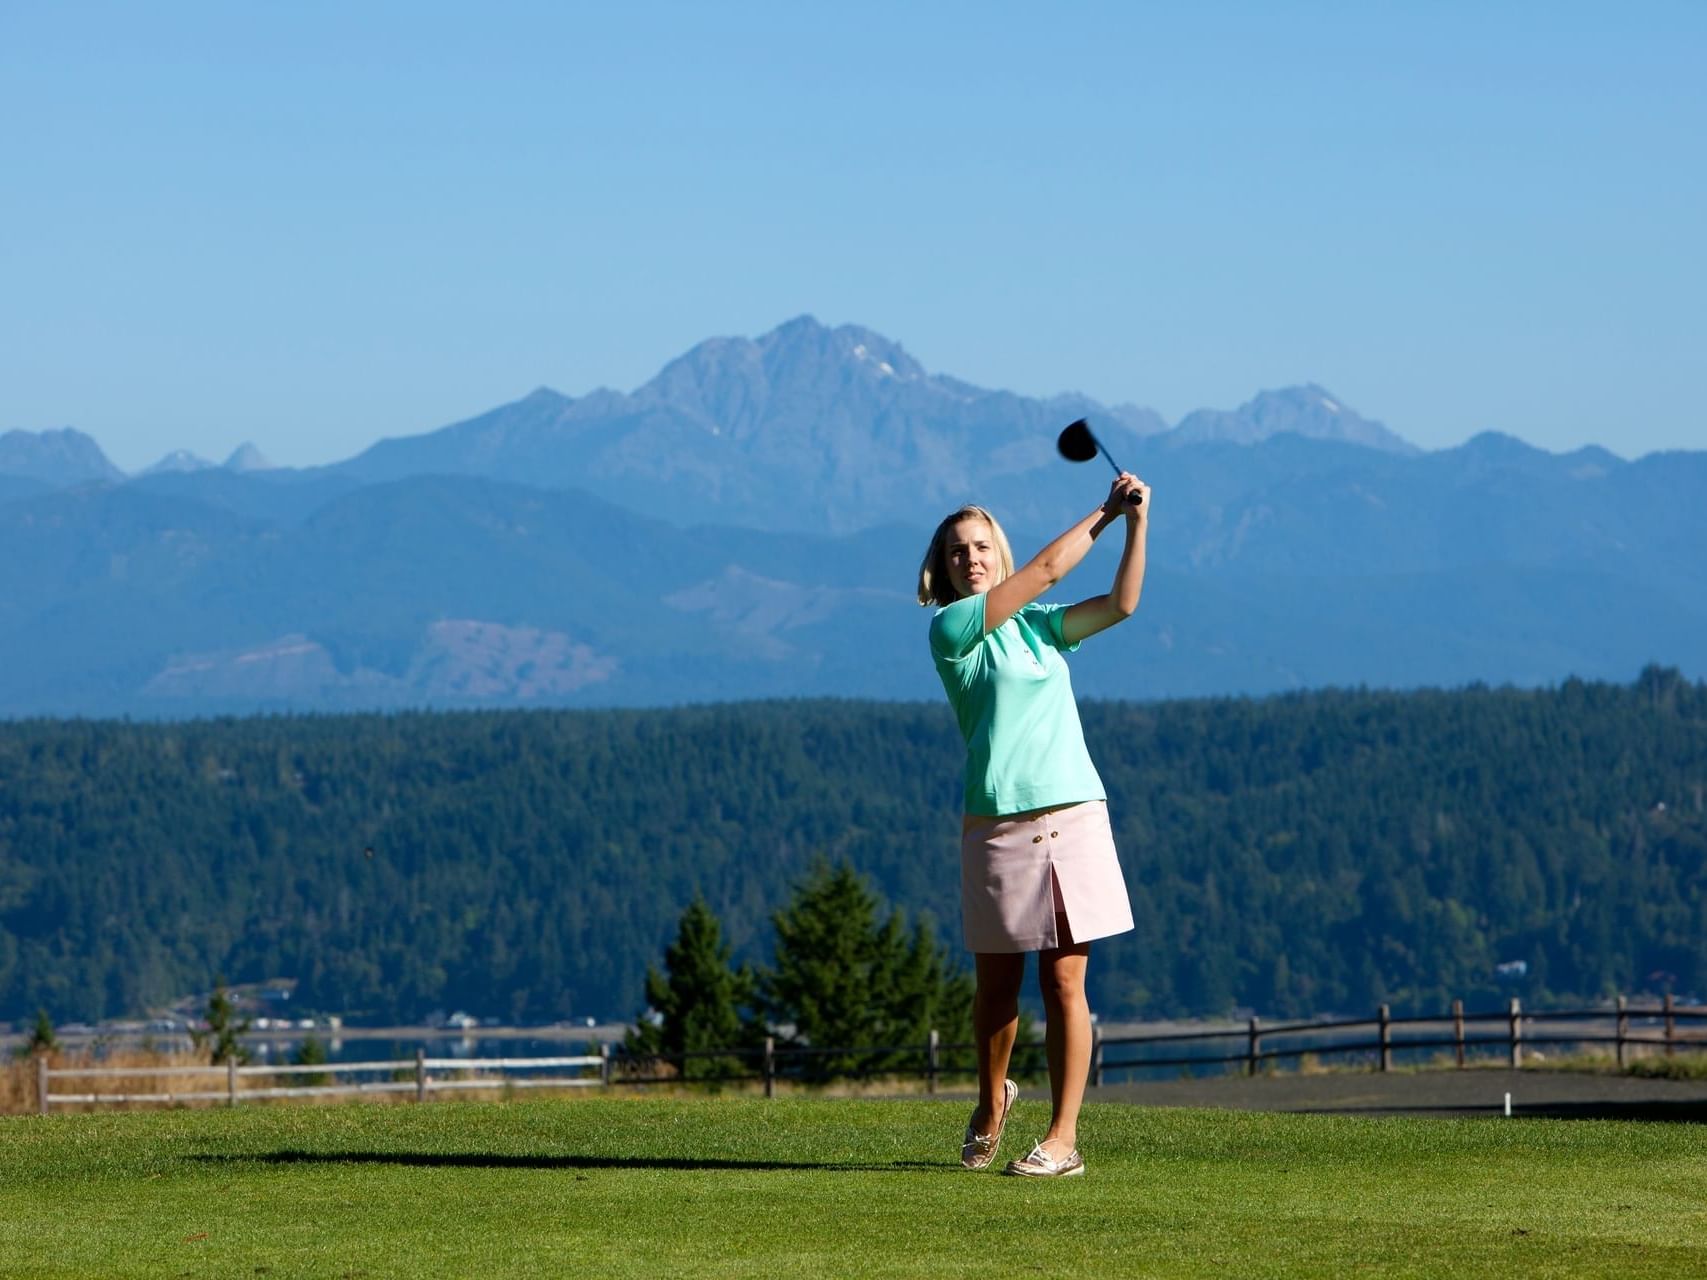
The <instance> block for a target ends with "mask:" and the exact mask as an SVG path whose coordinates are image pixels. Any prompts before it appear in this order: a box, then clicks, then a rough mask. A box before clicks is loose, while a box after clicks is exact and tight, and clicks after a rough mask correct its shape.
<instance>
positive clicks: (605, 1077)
mask: <svg viewBox="0 0 1707 1280" xmlns="http://www.w3.org/2000/svg"><path fill="white" fill-rule="evenodd" d="M599 1083H600V1084H609V1083H610V1041H609V1040H601V1041H599Z"/></svg>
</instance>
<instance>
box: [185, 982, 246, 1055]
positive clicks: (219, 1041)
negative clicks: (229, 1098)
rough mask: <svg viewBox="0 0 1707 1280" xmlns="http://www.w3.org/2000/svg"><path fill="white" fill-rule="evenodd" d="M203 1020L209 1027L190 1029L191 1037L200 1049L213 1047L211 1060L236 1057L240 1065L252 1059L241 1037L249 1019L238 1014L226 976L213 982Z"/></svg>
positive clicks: (211, 1048)
mask: <svg viewBox="0 0 1707 1280" xmlns="http://www.w3.org/2000/svg"><path fill="white" fill-rule="evenodd" d="M203 1020H204V1021H205V1022H206V1023H207V1026H206V1028H205V1029H203V1030H200V1031H192V1032H190V1040H191V1042H192V1043H193V1044H194V1045H195V1046H196V1048H198V1049H202V1048H210V1059H211V1061H212V1062H213V1063H214V1065H216V1066H217V1065H218V1064H219V1063H221V1062H226V1061H232V1060H234V1061H236V1062H237V1064H238V1065H239V1066H241V1065H242V1064H243V1063H246V1062H248V1061H249V1051H248V1050H247V1049H245V1048H244V1047H243V1044H242V1041H240V1040H239V1039H238V1037H239V1036H241V1035H242V1034H243V1033H244V1032H245V1031H247V1030H248V1029H249V1019H247V1018H240V1017H238V1015H237V1006H236V1004H235V1003H233V1001H232V999H231V994H230V992H228V991H226V989H225V980H224V979H223V978H222V979H220V980H218V981H216V982H215V983H214V986H213V994H212V995H210V996H209V997H208V998H207V1012H206V1013H205V1014H204V1015H203Z"/></svg>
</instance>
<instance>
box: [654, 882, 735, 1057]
mask: <svg viewBox="0 0 1707 1280" xmlns="http://www.w3.org/2000/svg"><path fill="white" fill-rule="evenodd" d="M729 959H730V949H729V946H728V945H727V944H726V943H725V942H724V941H723V926H722V925H721V924H720V923H719V922H718V919H717V916H716V914H715V913H714V912H713V911H712V909H711V908H710V906H708V905H707V904H706V901H705V899H704V898H703V897H701V896H698V895H696V896H695V897H694V900H693V901H692V902H691V903H689V904H688V908H687V910H686V911H684V912H682V918H681V922H680V924H679V925H678V926H677V929H676V940H675V942H673V943H671V944H670V946H669V948H668V949H667V950H666V951H665V952H664V970H665V972H664V973H659V972H658V971H657V970H656V969H654V968H652V967H650V966H648V967H647V970H646V999H647V1001H648V1002H649V1003H650V1005H651V1007H652V1010H653V1012H654V1013H655V1014H656V1019H655V1020H654V1019H653V1018H647V1017H642V1018H640V1019H639V1020H638V1021H637V1023H636V1025H635V1028H634V1030H633V1031H631V1032H629V1034H628V1038H627V1041H626V1042H625V1043H626V1048H627V1049H628V1051H629V1053H630V1054H631V1055H634V1056H637V1057H647V1058H658V1057H661V1058H664V1059H666V1060H668V1061H671V1062H674V1063H675V1064H676V1066H677V1069H678V1070H679V1071H680V1073H681V1076H682V1078H683V1079H684V1080H686V1079H698V1080H707V1079H720V1078H727V1077H729V1076H733V1075H739V1074H742V1073H743V1071H745V1070H751V1067H750V1066H746V1067H744V1066H743V1064H742V1063H741V1061H740V1060H739V1059H738V1058H734V1057H718V1058H697V1057H696V1058H689V1057H687V1056H686V1055H687V1054H691V1053H694V1054H696V1053H704V1052H705V1051H707V1050H710V1049H733V1048H739V1047H742V1046H743V1045H748V1044H751V1043H752V1042H753V1041H754V1040H755V1038H756V1036H757V1034H758V1033H757V1032H756V1031H755V1029H754V1028H753V1026H752V1025H751V1024H749V1023H747V1022H744V1021H743V1017H742V1014H743V1010H744V1009H746V1008H747V1007H748V1006H749V1005H750V1004H751V1003H752V1000H753V993H754V979H753V974H752V971H751V970H750V969H749V968H748V967H747V966H746V965H742V966H741V967H740V968H739V969H731V968H730V966H729Z"/></svg>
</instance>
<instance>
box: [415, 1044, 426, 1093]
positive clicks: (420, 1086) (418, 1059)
mask: <svg viewBox="0 0 1707 1280" xmlns="http://www.w3.org/2000/svg"><path fill="white" fill-rule="evenodd" d="M426 1100H427V1051H426V1050H425V1049H423V1048H421V1046H420V1045H416V1046H415V1101H416V1102H425V1101H426Z"/></svg>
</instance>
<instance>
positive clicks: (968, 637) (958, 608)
mask: <svg viewBox="0 0 1707 1280" xmlns="http://www.w3.org/2000/svg"><path fill="white" fill-rule="evenodd" d="M983 638H984V597H983V596H982V595H970V596H962V597H961V598H960V599H958V600H956V601H955V602H954V603H953V604H945V605H944V606H943V607H942V608H940V609H938V610H937V611H936V616H935V617H933V618H932V619H931V653H932V655H933V656H935V657H938V658H941V659H943V660H944V661H945V662H959V661H960V660H961V659H962V658H964V657H965V656H966V655H967V654H969V653H971V652H972V650H973V649H975V648H977V647H978V642H979V641H980V640H982V639H983Z"/></svg>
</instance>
